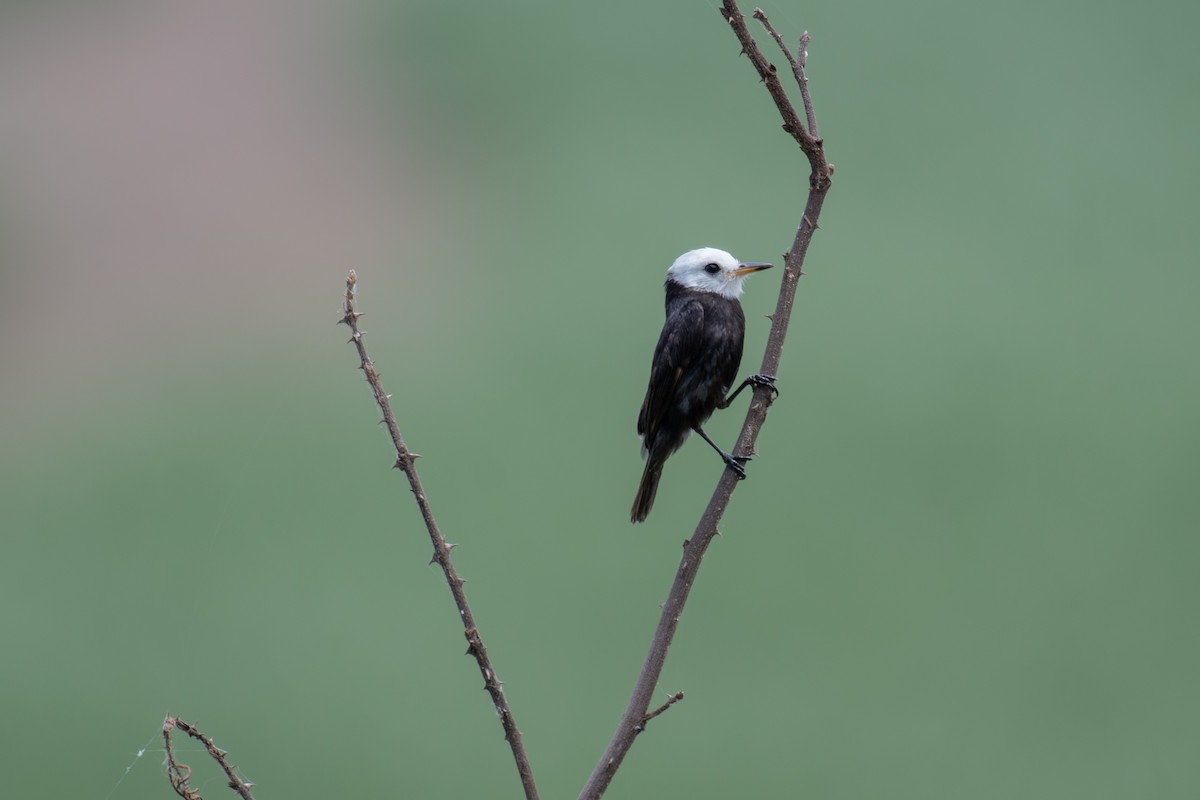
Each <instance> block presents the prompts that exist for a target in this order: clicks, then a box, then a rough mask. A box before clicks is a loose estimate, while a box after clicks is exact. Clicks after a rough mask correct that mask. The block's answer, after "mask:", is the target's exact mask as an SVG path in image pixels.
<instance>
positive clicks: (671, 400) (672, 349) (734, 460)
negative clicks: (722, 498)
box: [630, 247, 775, 522]
mask: <svg viewBox="0 0 1200 800" xmlns="http://www.w3.org/2000/svg"><path fill="white" fill-rule="evenodd" d="M770 266H771V265H770V264H756V263H742V262H740V261H738V260H737V259H736V258H734V257H733V256H731V255H730V254H729V253H726V252H725V251H724V250H717V249H716V248H713V247H702V248H700V249H699V250H690V251H688V252H686V253H684V254H683V255H681V256H680V257H679V258H677V259H675V263H674V264H672V265H671V268H670V269H668V270H667V285H666V288H667V321H666V322H665V323H664V324H663V329H662V334H661V335H660V336H659V337H658V346H657V347H656V348H654V361H653V362H652V364H651V366H650V385H649V386H648V387H647V388H646V399H645V400H644V401H643V402H642V411H641V413H640V414H639V415H638V422H637V431H638V435H639V436H641V437H642V454H643V455H644V456H645V458H646V468H645V470H644V471H643V472H642V483H641V485H640V486H639V487H638V493H637V497H636V498H634V501H633V510H632V511H631V512H630V518H631V519H632V520H633V521H634V522H641V521H643V520H644V519H646V517H647V515H649V513H650V509H651V508H652V507H653V506H654V494H655V492H656V491H657V490H658V479H659V478H660V477H661V476H662V468H663V464H664V463H665V462H666V460H667V457H668V456H670V455H671V454H672V453H674V452H675V451H676V450H678V449H679V448H680V446H682V445H683V443H684V441H685V440H686V439H687V437H688V434H690V433H691V432H692V431H695V432H696V433H698V434H700V435H701V436H702V437H703V438H704V441H706V442H708V443H709V444H710V445H712V448H713V449H714V450H716V451H717V452H718V453H720V454H721V459H722V460H723V461H724V462H725V465H726V466H727V467H728V468H729V469H731V470H733V471H734V472H735V473H737V475H738V477H739V478H744V477H746V470H745V468H744V467H743V466H742V464H741V462H743V461H746V460H748V459H747V458H746V457H744V456H733V455H730V454H729V453H726V452H725V451H724V450H722V449H721V448H719V447H717V445H716V443H714V442H713V440H712V439H710V438H708V434H706V433H705V432H704V430H703V429H702V428H701V427H700V426H701V425H703V424H704V423H705V422H706V421H707V420H708V418H709V417H710V416H712V413H713V411H715V410H717V409H718V408H726V407H728V406H729V404H730V403H731V402H732V401H733V398H735V397H737V395H738V392H741V390H742V389H744V388H745V387H746V386H768V387H770V388H771V389H772V390H774V389H775V382H774V378H772V377H771V376H768V375H751V376H750V377H749V378H747V379H746V380H744V381H743V382H742V384H741V385H740V386H738V388H737V391H735V392H734V393H733V394H731V395H729V396H728V397H726V395H727V394H728V393H729V388H730V387H731V386H732V385H733V382H734V380H735V379H736V378H737V372H738V366H739V365H740V364H741V361H742V343H743V340H744V339H745V335H746V317H745V315H744V314H743V313H742V304H741V303H739V302H738V297H740V296H741V294H742V283H743V281H745V280H746V276H747V275H749V274H750V273H752V272H758V271H759V270H764V269H767V268H768V267H770Z"/></svg>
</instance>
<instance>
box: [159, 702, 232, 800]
mask: <svg viewBox="0 0 1200 800" xmlns="http://www.w3.org/2000/svg"><path fill="white" fill-rule="evenodd" d="M175 728H178V729H179V730H181V731H183V732H184V733H186V734H187V735H188V736H190V737H192V738H193V739H197V740H199V741H200V742H201V743H202V744H203V745H204V749H205V750H207V751H208V754H209V755H210V756H212V757H213V760H214V761H216V762H217V764H219V765H220V767H221V769H222V770H224V771H225V777H226V778H228V779H229V780H228V786H229V788H230V789H233V790H234V791H235V792H237V793H238V794H239V795H240V796H241V797H242V800H254V795H253V794H251V793H250V787H251V786H253V785H254V784H253V783H251V782H250V781H247V780H243V779H242V778H239V777H238V774H237V768H236V767H234V766H233V765H232V764H230V763H229V761H228V760H226V758H225V756H227V755H229V754H228V753H226V752H225V751H224V750H222V749H221V748H219V747H217V746H216V745H215V744H213V740H212V739H211V738H210V737H208V736H205V735H204V734H203V733H201V732H200V731H199V730H197V728H196V727H195V726H194V725H189V724H188V723H186V722H184V721H183V720H181V719H180V718H179V717H172V716H169V715H168V716H167V718H166V719H164V720H163V729H162V737H163V748H164V749H165V750H166V753H167V780H169V781H170V782H171V788H172V789H174V790H175V794H177V795H179V796H180V797H182V798H183V800H200V792H199V791H198V790H196V789H193V788H192V787H191V786H188V779H189V778H191V776H192V768H191V767H189V766H188V765H187V764H180V763H179V762H177V761H176V760H175V750H174V748H173V747H172V746H171V731H172V730H174V729H175Z"/></svg>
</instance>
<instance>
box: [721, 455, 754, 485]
mask: <svg viewBox="0 0 1200 800" xmlns="http://www.w3.org/2000/svg"><path fill="white" fill-rule="evenodd" d="M721 458H722V459H723V460H724V461H725V466H727V467H729V468H730V469H731V470H733V473H734V474H735V475H737V476H738V480H739V481H744V480H746V467H745V463H746V462H747V461H749V460H750V458H751V457H750V456H733V455H730V454H729V453H721Z"/></svg>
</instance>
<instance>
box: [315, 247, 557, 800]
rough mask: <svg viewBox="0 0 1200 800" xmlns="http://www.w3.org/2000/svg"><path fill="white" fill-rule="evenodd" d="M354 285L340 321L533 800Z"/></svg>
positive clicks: (532, 799)
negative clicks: (361, 323) (368, 341)
mask: <svg viewBox="0 0 1200 800" xmlns="http://www.w3.org/2000/svg"><path fill="white" fill-rule="evenodd" d="M357 281H358V278H357V276H356V275H355V273H354V271H353V270H351V271H350V274H349V275H348V276H347V277H346V297H345V304H344V305H343V316H342V318H341V319H340V320H339V322H340V323H341V324H343V325H346V326H347V327H349V328H350V331H351V334H352V335H351V337H350V341H351V342H352V343H353V344H354V346H355V348H357V350H358V356H359V358H360V359H361V361H362V363H361V364H360V365H359V369H361V370H362V371H363V373H364V374H365V375H366V378H367V383H368V384H370V386H371V391H372V392H373V393H374V395H375V402H376V403H377V404H378V405H379V410H380V411H382V412H383V422H384V423H385V424H386V425H387V429H388V433H390V434H391V436H392V444H393V445H394V446H395V448H396V463H395V465H394V466H395V468H396V469H399V470H401V471H402V472H403V473H404V475H405V477H407V478H408V485H409V488H411V489H412V493H413V497H415V498H416V501H417V508H419V509H420V511H421V517H422V518H423V519H424V520H425V529H426V530H427V531H428V532H429V540H430V541H431V542H432V543H433V558H432V559H431V560H430V562H429V563H430V564H434V563H436V564H437V565H438V566H440V567H441V568H442V572H443V573H444V574H445V576H446V583H447V584H449V586H450V593H451V594H452V595H454V604H455V606H457V608H458V614H459V617H460V618H461V619H462V625H463V635H464V636H466V639H467V654H468V655H471V656H474V657H475V661H476V663H478V664H479V672H480V674H481V675H483V686H484V688H485V689H487V692H488V694H489V695H491V697H492V704H493V705H494V706H495V707H496V714H497V715H498V716H499V717H500V724H501V725H502V726H503V727H504V739H505V741H507V742H508V745H509V747H510V748H511V749H512V754H513V759H514V760H515V761H516V763H517V773H518V774H519V775H520V777H521V785H522V786H523V787H524V789H525V797H526V800H537V797H538V792H537V786H536V785H535V784H534V780H533V768H532V766H531V765H530V763H529V756H528V755H527V754H526V752H525V744H524V742H523V741H522V740H521V731H520V730H518V729H517V723H516V720H515V719H513V715H512V710H511V709H509V707H508V700H507V699H506V698H505V696H504V689H503V688H502V686H501V682H500V679H499V678H497V677H496V670H495V669H494V668H493V667H492V663H491V660H490V659H489V658H488V653H487V648H486V647H484V645H483V638H482V636H481V635H480V633H479V628H478V627H477V626H476V625H475V617H474V615H473V614H472V613H471V607H470V606H469V605H467V595H466V592H464V591H463V583H464V582H465V581H463V579H462V578H460V577H458V572H457V571H456V570H455V569H454V565H453V564H452V563H451V562H450V551H451V550H452V549H453V548H454V547H455V545H452V544H450V543H448V542H447V541H446V539H445V537H444V536H442V532H441V530H440V529H439V528H438V525H437V522H436V521H435V520H434V518H433V510H432V508H431V507H430V505H429V499H428V498H427V497H426V496H425V490H424V489H423V488H422V487H421V479H420V478H419V477H418V476H417V468H416V460H417V458H418V457H419V456H418V455H417V454H416V453H413V452H412V451H410V450H409V449H408V447H407V446H406V445H405V444H404V439H403V437H401V436H400V426H399V425H398V424H397V423H396V416H395V415H394V414H393V413H392V406H391V403H390V402H389V399H388V398H389V397H390V395H389V394H387V393H386V392H385V391H384V390H383V384H382V383H381V382H380V379H379V373H378V372H376V371H375V364H374V363H373V362H372V361H371V359H370V358H368V357H367V349H366V346H365V345H364V344H363V336H364V335H365V332H363V331H360V330H359V329H358V319H359V317H361V316H363V314H362V312H360V311H358V310H356V308H355V302H354V297H355V285H356V283H357Z"/></svg>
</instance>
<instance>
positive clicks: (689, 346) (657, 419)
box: [637, 300, 704, 449]
mask: <svg viewBox="0 0 1200 800" xmlns="http://www.w3.org/2000/svg"><path fill="white" fill-rule="evenodd" d="M703 344H704V306H703V305H701V304H700V303H699V302H697V301H694V300H693V301H691V302H687V303H683V304H681V305H680V306H678V307H677V308H675V309H674V313H672V314H671V315H670V316H669V317H667V321H666V322H665V323H664V324H663V329H662V333H661V334H660V335H659V337H658V346H657V347H655V348H654V361H653V363H652V364H651V366H650V385H649V386H647V387H646V399H645V400H643V401H642V410H641V413H640V414H638V423H637V431H638V435H639V436H641V437H642V443H643V446H644V447H645V448H646V449H649V448H650V446H651V445H652V444H653V442H654V438H655V436H657V435H658V429H659V425H660V424H661V423H662V419H663V416H664V415H666V413H667V412H668V411H669V410H670V409H671V407H672V406H673V405H674V404H675V402H676V400H677V391H676V390H677V389H678V387H679V379H680V378H681V377H682V376H683V374H684V372H685V371H687V369H688V367H689V366H691V364H692V362H693V361H694V360H695V358H696V356H697V355H698V354H699V353H700V351H701V349H702V347H703Z"/></svg>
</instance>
